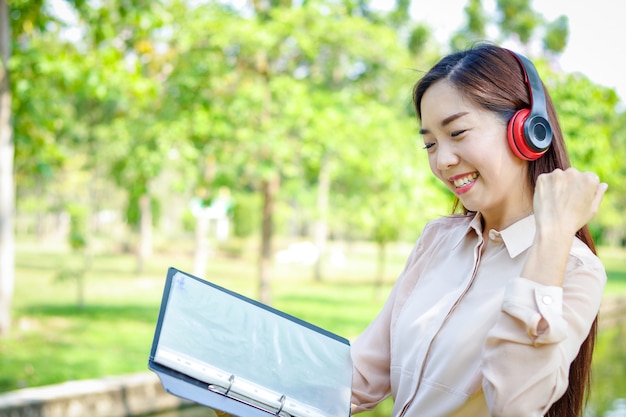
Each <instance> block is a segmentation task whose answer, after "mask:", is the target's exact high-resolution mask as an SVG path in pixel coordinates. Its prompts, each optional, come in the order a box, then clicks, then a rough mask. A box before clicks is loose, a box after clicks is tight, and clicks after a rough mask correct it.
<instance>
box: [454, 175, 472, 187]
mask: <svg viewBox="0 0 626 417" xmlns="http://www.w3.org/2000/svg"><path fill="white" fill-rule="evenodd" d="M476 178H478V173H477V172H474V173H473V174H470V175H468V176H467V177H463V178H459V179H456V180H454V186H455V187H457V188H459V187H463V186H464V185H467V184H469V183H470V182H472V181H474V180H475V179H476Z"/></svg>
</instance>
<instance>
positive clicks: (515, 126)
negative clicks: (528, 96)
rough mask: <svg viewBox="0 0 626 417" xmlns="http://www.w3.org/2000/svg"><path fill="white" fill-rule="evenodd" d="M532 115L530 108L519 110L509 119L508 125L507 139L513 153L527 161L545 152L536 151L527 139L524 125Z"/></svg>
mask: <svg viewBox="0 0 626 417" xmlns="http://www.w3.org/2000/svg"><path fill="white" fill-rule="evenodd" d="M529 115H530V109H522V110H518V111H517V112H516V113H515V114H514V115H513V117H511V119H510V120H509V124H508V127H507V139H508V141H509V146H510V147H511V150H512V151H513V153H514V154H515V155H516V156H517V157H518V158H520V159H523V160H525V161H534V160H535V159H538V158H539V157H540V156H541V155H543V154H544V153H545V151H542V152H536V151H534V150H533V149H532V148H531V147H530V146H529V145H528V141H527V140H526V136H525V134H524V125H525V124H526V121H527V120H528V116H529Z"/></svg>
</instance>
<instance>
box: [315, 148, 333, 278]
mask: <svg viewBox="0 0 626 417" xmlns="http://www.w3.org/2000/svg"><path fill="white" fill-rule="evenodd" d="M318 182H319V183H318V185H317V220H316V222H315V246H316V247H317V250H318V257H317V261H316V262H315V281H321V280H322V259H323V256H324V252H326V239H327V237H328V194H329V193H330V158H329V156H328V155H324V156H323V157H322V161H321V166H320V172H319V176H318Z"/></svg>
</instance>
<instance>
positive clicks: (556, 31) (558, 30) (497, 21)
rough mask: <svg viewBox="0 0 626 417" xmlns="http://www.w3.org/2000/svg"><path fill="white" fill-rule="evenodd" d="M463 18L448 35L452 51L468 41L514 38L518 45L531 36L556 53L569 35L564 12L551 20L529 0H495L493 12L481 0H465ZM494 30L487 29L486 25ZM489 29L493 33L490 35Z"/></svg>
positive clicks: (521, 44)
mask: <svg viewBox="0 0 626 417" xmlns="http://www.w3.org/2000/svg"><path fill="white" fill-rule="evenodd" d="M464 10H465V16H466V22H465V24H464V25H463V26H462V27H460V28H459V29H458V30H457V31H456V32H455V33H453V34H452V37H451V38H450V48H451V49H452V50H453V51H458V50H461V49H465V48H467V47H469V46H471V45H472V44H474V43H476V42H479V41H485V40H493V41H496V42H498V43H503V42H505V41H511V40H513V41H516V42H517V43H518V44H519V45H520V47H528V46H529V45H530V44H531V43H532V42H533V41H534V40H535V39H539V38H540V39H541V40H542V45H543V48H544V51H545V52H548V53H550V54H559V53H561V52H563V50H564V49H565V46H566V45H567V39H568V37H569V25H568V19H567V17H566V16H563V15H562V16H559V17H557V18H556V19H555V20H554V21H552V22H548V21H546V19H545V18H544V17H543V16H542V15H541V14H539V13H538V12H537V11H535V10H534V9H533V8H532V4H531V1H530V0H498V1H497V2H496V9H495V15H494V16H489V14H488V12H487V11H486V9H485V8H484V6H483V2H482V0H468V4H467V6H465V9H464ZM490 24H491V25H494V26H495V29H496V30H495V31H493V32H490V31H489V26H490ZM490 33H495V34H496V35H495V36H496V37H497V38H495V39H491V38H490V36H494V35H489V34H490Z"/></svg>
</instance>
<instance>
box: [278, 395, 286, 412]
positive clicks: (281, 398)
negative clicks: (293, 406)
mask: <svg viewBox="0 0 626 417" xmlns="http://www.w3.org/2000/svg"><path fill="white" fill-rule="evenodd" d="M286 399H287V397H285V394H283V395H282V396H281V397H280V400H278V401H280V407H279V408H278V411H276V415H277V416H278V415H280V412H281V411H283V407H284V406H285V400H286Z"/></svg>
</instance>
